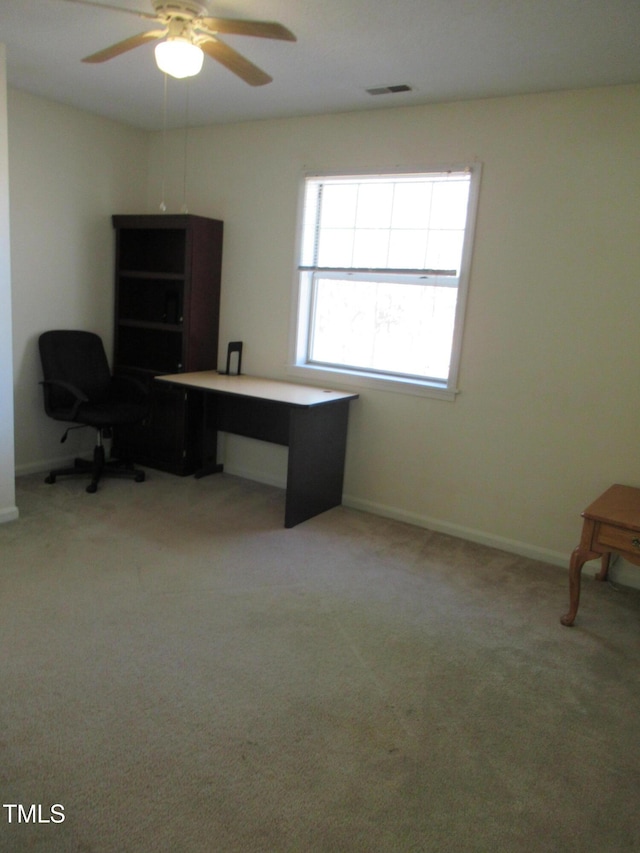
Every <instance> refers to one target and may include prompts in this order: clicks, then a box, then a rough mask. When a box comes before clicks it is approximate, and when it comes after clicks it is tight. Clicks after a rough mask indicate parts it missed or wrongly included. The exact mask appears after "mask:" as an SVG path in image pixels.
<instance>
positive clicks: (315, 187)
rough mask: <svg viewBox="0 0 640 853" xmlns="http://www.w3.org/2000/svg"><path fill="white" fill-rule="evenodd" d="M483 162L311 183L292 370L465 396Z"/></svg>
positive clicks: (306, 188)
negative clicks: (460, 374)
mask: <svg viewBox="0 0 640 853" xmlns="http://www.w3.org/2000/svg"><path fill="white" fill-rule="evenodd" d="M478 181H479V167H478V166H477V165H476V166H473V167H468V168H459V169H451V170H442V171H431V172H411V173H403V172H397V173H391V174H376V175H348V176H347V175H322V176H317V175H316V176H309V177H307V178H305V182H304V198H303V204H302V210H301V223H300V228H301V232H300V250H299V259H298V262H299V263H298V282H297V284H298V291H297V312H296V322H295V328H294V330H293V336H294V341H293V345H292V371H293V372H294V373H304V374H306V375H307V376H308V374H309V372H310V371H315V372H316V373H317V375H318V378H322V380H325V379H326V378H328V376H331V375H333V376H334V377H336V378H337V377H338V376H340V375H344V376H346V377H348V379H349V381H350V382H351V384H353V383H354V381H356V384H357V383H358V382H360V383H361V384H373V385H374V386H377V385H384V386H387V387H393V388H394V390H407V391H410V392H412V393H436V394H439V395H440V396H446V397H449V398H453V396H454V394H455V391H456V381H457V369H458V361H459V354H460V347H461V332H462V323H463V316H464V302H465V294H466V280H467V273H468V268H469V262H470V254H471V242H472V230H473V229H472V225H473V212H474V210H475V201H476V197H477V185H478Z"/></svg>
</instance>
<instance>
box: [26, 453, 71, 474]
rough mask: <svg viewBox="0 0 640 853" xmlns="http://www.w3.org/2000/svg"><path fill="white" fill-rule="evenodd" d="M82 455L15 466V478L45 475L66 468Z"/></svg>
mask: <svg viewBox="0 0 640 853" xmlns="http://www.w3.org/2000/svg"><path fill="white" fill-rule="evenodd" d="M79 455H82V454H80V453H76V454H75V456H64V457H62V458H61V459H58V458H56V459H41V460H40V461H39V462H28V463H27V464H25V465H16V477H24V476H26V475H27V474H45V473H47V472H49V471H51V470H52V469H53V468H68V467H70V466H71V465H73V460H74V459H75V458H76V457H77V456H79Z"/></svg>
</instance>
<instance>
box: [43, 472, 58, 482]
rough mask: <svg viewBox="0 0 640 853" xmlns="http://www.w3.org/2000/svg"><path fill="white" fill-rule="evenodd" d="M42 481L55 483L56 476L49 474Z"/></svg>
mask: <svg viewBox="0 0 640 853" xmlns="http://www.w3.org/2000/svg"><path fill="white" fill-rule="evenodd" d="M44 481H45V483H55V481H56V478H55V477H54V476H53V474H49V475H48V476H46V477H45V478H44Z"/></svg>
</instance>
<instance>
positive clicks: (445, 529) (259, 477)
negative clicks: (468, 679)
mask: <svg viewBox="0 0 640 853" xmlns="http://www.w3.org/2000/svg"><path fill="white" fill-rule="evenodd" d="M71 464H73V459H68V458H67V459H50V460H48V461H44V460H43V461H41V462H34V463H31V464H29V465H22V466H20V467H19V468H18V469H16V475H18V476H20V475H22V474H37V473H39V472H45V471H48V470H50V469H51V468H63V467H65V466H66V465H71ZM224 470H225V472H226V473H227V474H232V475H233V476H236V477H243V478H244V479H246V480H255V481H256V482H258V483H264V484H265V485H267V486H275V487H276V488H279V489H284V488H286V483H285V482H284V481H283V480H282V478H280V477H277V476H273V475H272V474H269V473H268V472H265V471H256V470H249V469H246V468H243V467H242V466H237V465H226V464H225V466H224ZM342 503H343V505H344V506H347V507H351V508H352V509H358V510H362V511H363V512H370V513H371V514H372V515H380V516H382V517H383V518H392V519H395V520H396V521H404V522H406V523H407V524H413V525H415V526H416V527H423V528H425V529H426V530H433V531H435V532H437V533H446V534H448V535H449V536H455V537H457V538H458V539H466V540H467V541H469V542H477V543H478V544H479V545H486V546H487V547H489V548H497V549H498V550H499V551H507V553H509V554H517V555H518V556H520V557H528V558H529V559H531V560H539V561H540V562H542V563H550V564H551V565H553V566H559V567H560V568H562V569H565V570H568V568H569V559H570V557H571V554H565V553H563V552H562V551H554V550H552V549H550V548H541V547H539V546H537V545H530V544H529V543H528V542H519V541H518V540H516V539H507V538H505V537H503V536H496V535H494V534H492V533H486V532H485V531H483V530H475V529H474V528H471V527H464V526H463V525H460V524H454V523H452V522H449V521H443V520H442V519H439V518H433V517H431V516H425V515H420V514H419V513H415V512H409V511H407V510H402V509H398V508H397V507H392V506H387V505H386V504H380V503H377V502H375V501H367V500H362V499H361V498H356V497H354V496H353V495H343V497H342ZM14 511H15V516H13V517H8V518H6V519H5V518H3V517H2V511H1V510H0V523H2V521H4V520H6V521H11V520H13V518H17V517H18V510H17V509H15V508H14ZM7 512H8V513H9V514H10V512H11V511H10V510H8V511H7ZM578 532H579V531H578ZM576 543H577V539H576ZM599 569H600V561H599V560H592V561H591V562H589V563H587V564H586V565H585V567H584V569H583V575H584V576H585V577H594V576H595V575H596V574H597V572H598V571H599ZM610 579H611V580H612V581H613V582H614V583H619V584H621V585H623V586H630V587H633V588H634V589H640V571H638V568H637V567H636V566H632V565H630V564H629V563H627V562H626V561H625V560H623V559H614V560H612V565H611V571H610Z"/></svg>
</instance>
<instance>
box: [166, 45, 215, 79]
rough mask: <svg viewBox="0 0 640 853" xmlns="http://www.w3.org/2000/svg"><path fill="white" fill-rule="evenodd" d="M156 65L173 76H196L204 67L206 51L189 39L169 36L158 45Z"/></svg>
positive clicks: (179, 77) (180, 77)
mask: <svg viewBox="0 0 640 853" xmlns="http://www.w3.org/2000/svg"><path fill="white" fill-rule="evenodd" d="M155 54H156V65H157V66H158V68H159V69H160V71H164V72H165V74H170V75H171V76H172V77H177V78H178V79H182V78H183V77H195V75H196V74H199V73H200V71H201V69H202V63H203V61H204V53H203V52H202V49H201V48H199V47H198V45H197V44H193V43H192V42H190V41H189V39H186V38H182V37H177V38H168V39H167V40H166V41H161V42H160V44H158V45H156V49H155Z"/></svg>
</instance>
